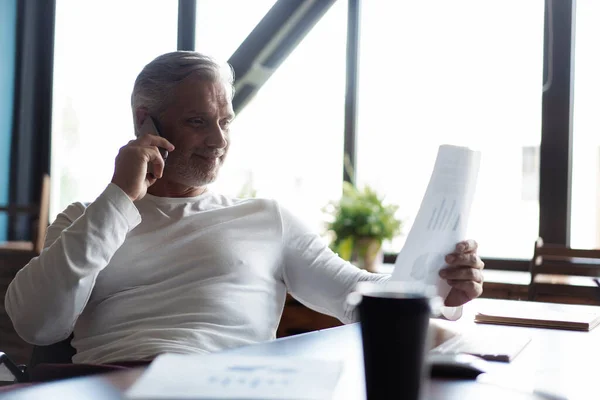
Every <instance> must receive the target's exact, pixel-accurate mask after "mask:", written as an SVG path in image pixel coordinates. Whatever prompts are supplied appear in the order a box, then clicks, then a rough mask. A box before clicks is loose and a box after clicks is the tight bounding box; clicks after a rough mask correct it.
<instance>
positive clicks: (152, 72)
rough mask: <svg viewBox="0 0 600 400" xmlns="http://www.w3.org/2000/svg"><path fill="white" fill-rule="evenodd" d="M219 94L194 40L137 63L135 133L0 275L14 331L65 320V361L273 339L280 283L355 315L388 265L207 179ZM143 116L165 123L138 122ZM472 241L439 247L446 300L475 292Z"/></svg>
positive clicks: (224, 125)
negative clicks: (84, 196) (69, 348)
mask: <svg viewBox="0 0 600 400" xmlns="http://www.w3.org/2000/svg"><path fill="white" fill-rule="evenodd" d="M232 95H233V77H232V73H231V71H230V70H228V69H226V68H223V67H222V66H220V65H219V64H218V63H216V62H215V61H214V60H212V59H211V58H209V57H206V56H204V55H201V54H198V53H192V52H173V53H168V54H164V55H162V56H160V57H158V58H156V59H155V60H154V61H152V62H151V63H150V64H148V65H147V66H146V67H145V68H144V69H143V70H142V72H141V73H140V75H139V76H138V78H137V79H136V82H135V85H134V89H133V94H132V110H133V115H134V125H135V131H136V136H137V138H136V139H135V140H132V141H130V142H129V143H128V144H127V145H125V146H124V147H123V148H121V150H120V152H119V154H118V156H117V157H116V161H115V170H114V175H113V178H112V182H111V183H110V184H109V185H108V186H107V188H106V189H105V190H104V192H103V193H102V194H101V195H100V196H99V197H98V198H97V199H96V200H95V201H94V202H92V203H91V204H89V205H88V206H84V205H83V204H81V203H75V204H73V205H71V206H69V207H68V208H67V209H65V210H64V212H63V213H61V214H60V215H59V216H58V217H57V219H56V221H54V223H53V224H52V225H51V226H50V228H49V229H48V235H47V238H46V243H45V249H44V251H43V252H42V254H41V255H40V256H39V257H37V258H35V259H33V260H31V262H30V263H29V264H28V265H26V266H25V267H24V268H23V269H22V270H21V271H19V273H18V274H17V276H16V277H15V279H14V281H13V282H12V283H11V284H10V286H9V288H8V291H7V294H6V302H5V304H6V310H7V313H8V315H9V316H10V318H11V319H12V321H13V324H14V326H15V329H16V331H17V333H18V334H19V335H20V336H21V337H22V338H23V339H25V340H26V341H28V342H30V343H34V344H39V345H45V344H50V343H54V342H57V341H60V340H62V339H65V338H67V337H68V336H69V335H70V334H71V332H74V339H73V341H72V345H73V347H75V349H76V350H77V354H76V355H75V356H74V357H73V362H75V363H95V364H99V363H114V362H120V361H134V360H149V359H152V358H153V357H155V356H156V355H157V354H160V353H164V352H176V353H205V352H214V351H218V350H221V349H225V348H231V347H235V346H241V345H245V344H251V343H256V342H260V341H265V340H269V339H273V338H274V337H275V332H276V329H277V326H278V323H279V318H280V316H281V312H282V310H283V305H284V300H285V295H286V292H288V291H289V292H290V293H291V294H292V295H293V296H294V297H296V298H297V299H298V300H299V301H301V302H302V303H304V304H306V305H307V306H309V307H310V308H312V309H314V310H317V311H320V312H323V313H327V314H330V315H334V316H335V317H337V318H339V319H340V320H341V321H342V322H345V323H348V322H353V321H355V320H356V313H355V310H354V309H352V308H350V307H348V306H347V304H346V296H347V295H348V293H350V292H351V291H352V290H353V288H354V287H355V285H356V283H357V282H358V281H365V280H371V281H385V280H387V279H388V278H389V277H388V276H385V275H378V274H370V273H368V272H366V271H362V270H359V269H358V268H356V267H354V266H352V265H350V264H349V263H347V262H345V261H344V260H342V259H341V258H339V257H338V256H337V255H336V254H334V253H333V252H331V250H329V248H328V247H327V244H326V243H325V242H324V241H323V240H322V239H321V238H320V237H319V235H317V234H315V233H312V232H310V231H309V230H308V229H307V228H306V227H305V226H304V225H303V224H302V222H301V221H299V220H298V219H296V218H295V217H294V216H293V215H292V214H291V213H290V212H288V211H287V210H286V209H284V208H283V207H281V206H280V205H279V204H277V202H275V201H271V200H265V199H246V200H240V199H231V198H227V197H224V196H221V195H218V194H216V193H212V192H211V191H209V190H208V189H207V185H208V184H209V183H211V182H213V181H214V180H215V179H216V177H217V173H218V171H219V168H220V167H221V165H222V163H223V161H224V160H225V158H226V156H227V151H228V149H229V145H230V135H229V128H230V124H231V121H232V120H233V118H234V114H233V109H232V104H231V99H232ZM150 117H153V118H155V119H156V120H157V121H158V123H159V126H160V128H159V130H160V132H161V134H162V135H163V136H164V137H159V136H154V135H148V134H143V133H140V128H141V127H142V126H143V124H144V122H145V121H146V119H147V118H150ZM100 140H101V139H100ZM159 148H163V149H166V150H167V151H168V152H169V155H168V158H167V159H166V161H163V158H162V156H161V154H160V152H159ZM476 250H477V245H476V243H475V242H473V241H465V242H461V243H459V244H458V245H457V250H456V252H455V253H454V254H451V255H449V256H448V257H447V259H446V261H447V263H448V264H449V267H447V268H446V269H444V270H443V271H444V272H443V274H442V277H443V278H445V279H447V280H448V283H449V284H450V285H451V286H452V288H453V289H452V291H451V292H450V294H449V296H448V298H447V299H446V305H447V306H460V305H462V304H464V303H465V302H467V301H469V300H471V299H473V298H475V297H477V296H479V295H480V294H481V291H482V280H483V279H482V275H481V269H482V268H483V263H482V262H481V260H480V259H479V257H478V256H477V253H476Z"/></svg>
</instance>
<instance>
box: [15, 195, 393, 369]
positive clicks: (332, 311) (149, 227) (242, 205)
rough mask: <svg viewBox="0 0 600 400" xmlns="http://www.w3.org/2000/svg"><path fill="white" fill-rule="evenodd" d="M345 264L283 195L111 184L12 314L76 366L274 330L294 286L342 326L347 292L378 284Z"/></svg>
mask: <svg viewBox="0 0 600 400" xmlns="http://www.w3.org/2000/svg"><path fill="white" fill-rule="evenodd" d="M386 279H388V276H387V275H378V274H370V273H368V272H365V271H363V270H360V269H358V268H356V267H354V266H353V265H351V264H349V263H348V262H345V261H344V260H342V259H341V258H339V257H338V256H337V255H336V254H334V253H333V252H332V251H331V250H330V249H329V248H328V247H327V245H326V243H325V242H324V241H323V240H322V239H321V238H320V237H319V235H317V234H315V233H312V232H310V231H309V229H307V228H306V227H305V226H304V225H303V224H302V223H301V222H300V221H299V220H298V219H296V218H294V216H292V215H291V214H290V213H289V212H287V211H286V210H285V209H283V208H282V207H280V206H279V205H278V204H277V203H276V202H274V201H270V200H261V199H248V200H239V199H229V198H226V197H223V196H220V195H217V194H214V193H211V192H207V193H205V194H202V195H200V196H197V197H192V198H162V197H155V196H151V195H146V196H145V197H144V198H143V199H142V200H140V201H137V202H135V203H133V202H131V200H130V199H129V198H128V197H127V195H125V193H124V192H123V191H122V190H121V189H120V188H119V187H117V186H115V185H113V184H110V185H109V186H108V187H107V188H106V190H105V191H104V192H103V193H102V194H101V195H100V196H99V197H98V199H96V201H94V202H93V203H91V204H90V205H89V206H87V207H86V206H84V205H83V204H81V203H75V204H72V205H71V206H69V207H68V208H67V209H66V210H65V211H64V212H63V213H61V214H60V215H59V216H58V217H57V219H56V220H55V222H54V223H53V224H52V225H51V226H50V228H49V229H48V234H47V238H46V244H45V249H44V251H43V252H42V254H41V255H40V256H39V257H36V258H34V259H33V260H31V262H29V264H27V265H26V266H25V267H24V268H23V269H22V270H21V271H19V273H18V274H17V276H16V277H15V279H14V280H13V282H12V283H11V284H10V286H9V288H8V291H7V293H6V300H5V305H6V311H7V313H8V315H9V316H10V318H11V320H12V321H13V324H14V326H15V329H16V331H17V333H18V334H19V335H20V336H21V337H22V338H23V339H24V340H26V341H27V342H30V343H33V344H38V345H44V344H50V343H54V342H57V341H60V340H62V339H65V338H67V337H68V336H69V335H70V334H71V332H74V339H73V341H72V345H73V346H74V347H75V349H76V350H77V354H76V355H75V356H74V357H73V362H76V363H109V362H114V361H123V360H143V359H149V358H152V357H154V356H156V355H158V354H160V353H165V352H172V353H205V352H214V351H218V350H221V349H226V348H231V347H237V346H241V345H246V344H251V343H257V342H261V341H265V340H270V339H273V338H274V337H275V332H276V329H277V326H278V324H279V319H280V317H281V312H282V310H283V305H284V301H285V295H286V291H289V292H290V293H291V294H292V295H293V296H294V297H295V298H296V299H298V300H299V301H300V302H302V303H304V304H305V305H307V306H308V307H310V308H312V309H314V310H317V311H320V312H322V313H325V314H329V315H333V316H335V317H337V318H338V319H340V320H341V321H342V322H344V323H348V322H352V321H355V320H356V316H355V313H354V310H352V309H350V308H349V307H348V306H347V305H346V296H347V295H348V294H349V293H350V292H351V291H352V290H353V289H354V287H355V285H356V283H357V282H358V281H362V280H377V281H382V280H386Z"/></svg>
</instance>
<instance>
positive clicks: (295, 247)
mask: <svg viewBox="0 0 600 400" xmlns="http://www.w3.org/2000/svg"><path fill="white" fill-rule="evenodd" d="M279 210H280V217H281V223H282V227H283V280H284V282H285V284H286V287H287V289H288V291H289V293H290V294H291V295H292V296H293V297H294V298H295V299H297V300H298V301H299V302H301V303H302V304H304V305H306V306H307V307H309V308H311V309H313V310H315V311H318V312H321V313H323V314H327V315H331V316H334V317H336V318H338V319H339V320H340V321H342V322H343V323H351V322H356V321H357V320H358V313H357V310H356V309H355V308H354V307H352V306H350V305H348V303H347V302H346V298H347V296H348V294H350V293H351V292H352V291H353V290H354V288H355V287H356V284H357V283H358V282H360V281H381V282H383V281H387V280H388V279H389V275H384V274H374V273H370V272H367V271H364V270H362V269H359V268H357V267H355V266H354V265H352V264H350V263H349V262H347V261H345V260H344V259H342V258H341V257H339V256H338V255H337V254H335V253H334V252H333V251H331V249H329V247H328V245H327V243H326V242H325V240H324V239H323V238H322V237H320V236H319V235H318V234H317V233H314V232H311V231H310V229H309V228H308V227H306V226H305V225H304V224H303V223H302V222H301V221H300V220H299V219H298V218H296V217H295V216H294V215H292V213H290V212H289V211H287V210H286V209H285V208H282V207H280V208H279Z"/></svg>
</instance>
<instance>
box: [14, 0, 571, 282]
mask: <svg viewBox="0 0 600 400" xmlns="http://www.w3.org/2000/svg"><path fill="white" fill-rule="evenodd" d="M314 1H315V0H278V1H277V2H276V3H275V5H274V6H273V8H274V9H276V10H274V11H273V10H272V11H273V12H269V14H270V15H269V18H264V19H263V21H261V23H259V25H258V26H257V27H256V28H255V31H256V32H255V31H253V33H254V36H257V33H260V36H261V37H268V36H269V34H271V36H273V34H274V33H275V32H274V31H273V29H275V28H269V27H276V26H277V27H281V25H282V24H280V23H274V21H276V20H277V18H278V17H279V18H280V19H281V20H283V22H285V20H286V18H287V19H289V18H290V15H289V12H288V13H287V14H286V12H279V11H278V10H281V11H285V9H286V7H287V6H288V5H289V6H290V7H291V6H294V7H297V8H300V7H301V6H306V5H310V4H312V3H313V2H314ZM317 1H318V0H317ZM334 1H336V0H329V3H333V2H334ZM337 1H347V2H348V26H347V28H348V29H347V32H348V33H347V43H346V58H347V59H346V70H345V74H346V98H345V101H346V104H345V106H346V108H345V121H344V126H345V129H344V148H343V149H340V151H344V156H345V162H344V166H343V167H344V174H343V176H341V177H340V179H343V180H345V181H354V176H356V175H355V174H356V153H357V148H356V147H357V144H356V143H357V141H356V134H357V132H356V116H357V100H358V95H359V93H358V84H357V83H358V75H359V71H358V65H359V57H360V54H359V38H360V26H359V21H360V6H361V0H337ZM49 4H50V6H49V8H50V9H52V10H53V9H54V1H51V2H49ZM575 6H576V0H545V16H544V18H545V19H544V21H545V22H544V58H543V60H540V62H543V66H544V87H543V90H542V91H541V94H542V98H541V100H542V132H541V146H540V185H539V202H540V217H539V236H541V237H543V238H544V240H545V241H546V242H547V243H556V244H563V245H568V244H569V239H570V214H571V213H570V200H571V157H572V142H573V87H574V77H573V72H574V68H573V65H574V45H573V42H574V32H575V23H576V21H575ZM288 8H289V7H288ZM26 11H28V10H25V9H24V8H21V9H20V11H19V13H20V14H19V17H18V23H19V28H18V29H19V32H21V33H20V35H21V39H20V40H19V41H18V43H17V51H18V54H19V55H20V56H22V55H23V54H24V49H25V46H26V45H27V43H26V41H25V40H24V39H23V38H24V37H27V35H32V34H36V38H38V40H39V41H40V42H39V44H40V45H39V46H37V47H36V48H37V49H38V50H39V49H44V48H46V49H47V48H50V49H51V48H52V46H48V45H50V44H52V41H53V35H46V36H44V35H41V34H40V33H39V32H38V31H39V29H38V30H37V31H36V28H35V27H34V24H33V18H32V17H30V16H29V15H28V14H27V13H26ZM36 11H38V12H41V11H43V10H36ZM30 14H31V13H30ZM278 14H279V15H278ZM50 15H53V13H50ZM318 18H320V16H316V17H315V19H318ZM280 22H281V21H280ZM53 23H54V21H53V20H52V21H49V22H48V28H47V29H46V30H47V31H48V30H49V29H50V28H52V29H53ZM311 23H312V22H311ZM311 23H307V24H306V26H305V27H304V28H302V29H304V32H302V33H304V34H305V33H306V32H307V31H309V30H310V29H311V27H312V25H311ZM195 24H196V0H179V12H178V41H177V48H178V49H179V50H193V49H194V41H195ZM313 25H314V24H313ZM269 29H271V31H269ZM507 29H508V28H507ZM28 32H29V33H28ZM32 32H33V33H32ZM295 34H296V35H297V34H298V32H296V33H295ZM252 35H253V34H252V33H251V34H250V36H249V37H251V36H252ZM44 37H46V38H47V39H44ZM42 42H43V43H42ZM254 42H256V40H254V41H252V40H246V41H244V42H243V43H242V44H241V46H240V49H238V51H236V53H235V54H234V55H233V56H232V58H231V59H230V62H232V63H233V64H234V68H235V65H236V64H239V67H240V68H241V69H243V67H248V65H250V64H251V63H252V62H253V60H254V58H255V57H256V53H257V52H258V51H260V50H261V49H260V48H256V49H254V47H256V43H254ZM44 43H45V44H46V45H44ZM253 46H254V47H253ZM289 47H290V48H293V47H294V44H293V43H292V44H290V46H289ZM250 49H252V50H254V51H249V50H250ZM288 50H289V51H291V50H290V49H288ZM565 55H567V56H565ZM35 59H36V60H37V61H38V62H40V61H43V62H42V63H41V65H43V66H44V68H43V71H42V73H41V74H40V73H39V71H34V72H36V74H37V80H38V81H39V80H40V79H42V80H43V81H44V82H43V83H44V85H42V87H46V88H48V87H50V88H51V85H52V65H53V52H52V51H51V50H50V51H41V50H39V51H38V52H37V53H36V57H35ZM25 61H27V60H25ZM22 62H23V61H22V60H21V61H18V63H17V70H16V75H17V78H16V81H17V82H22V81H24V80H26V79H27V78H28V76H30V75H31V73H32V71H31V70H27V69H24V68H23V66H22V65H21V63H22ZM246 64H248V65H246ZM246 69H247V68H246ZM262 83H264V82H260V84H262ZM258 87H260V85H259V86H258ZM258 87H256V88H254V90H257V89H258ZM49 92H51V91H49ZM26 94H27V93H25V92H23V91H22V90H21V91H19V89H17V90H15V99H16V100H18V99H19V98H21V97H22V96H24V95H26ZM47 99H48V96H47V95H46V96H42V97H40V98H39V100H37V101H36V102H35V104H34V105H32V106H31V107H29V108H28V110H23V109H22V108H23V107H21V109H20V111H19V112H20V113H21V114H20V117H21V118H25V117H26V116H27V115H32V114H33V113H34V112H36V113H37V114H38V116H39V114H40V110H41V115H42V116H43V117H44V118H43V119H44V121H40V124H41V125H42V126H46V127H50V126H51V123H50V115H51V107H52V104H51V102H49V101H47ZM15 104H19V103H18V102H15ZM16 108H17V107H15V109H16ZM23 113H24V114H23ZM24 115H25V117H24ZM23 129H24V128H23V127H22V126H20V125H19V124H15V127H14V128H13V140H15V138H19V137H23ZM30 133H31V132H30ZM50 134H51V132H50V129H49V128H48V129H43V130H41V131H37V132H36V141H35V143H32V145H31V146H30V148H29V149H22V148H18V149H13V150H16V151H13V153H12V156H11V179H10V198H11V202H15V203H19V202H32V201H34V200H35V197H36V193H35V192H34V191H33V190H31V187H32V182H33V181H34V180H35V179H36V177H39V176H41V175H42V174H43V173H48V172H50V171H49V168H50V166H49V162H44V161H43V162H41V163H36V164H33V167H32V168H28V169H23V168H20V167H19V166H20V165H32V160H34V159H39V157H40V156H41V158H42V159H43V160H46V159H49V157H50V145H49V143H50ZM18 142H19V141H18V140H15V143H18ZM13 146H14V145H13ZM27 150H30V151H27ZM34 150H35V151H34ZM23 193H26V194H27V196H25V195H24V194H23ZM25 197H29V198H28V199H27V198H25ZM30 234H31V233H29V235H30ZM23 235H24V234H23V232H21V233H20V234H19V239H23V238H24V237H23ZM25 236H26V235H25ZM9 239H15V235H14V234H12V235H11V232H10V231H9ZM534 239H535V238H532V243H531V245H532V248H533V245H534ZM507 243H510V238H507ZM395 256H396V255H395V254H386V255H385V261H386V262H393V261H394V259H395ZM484 261H485V262H486V265H487V266H486V268H490V269H504V270H521V271H526V270H527V269H528V262H529V260H522V259H521V260H516V259H485V260H484Z"/></svg>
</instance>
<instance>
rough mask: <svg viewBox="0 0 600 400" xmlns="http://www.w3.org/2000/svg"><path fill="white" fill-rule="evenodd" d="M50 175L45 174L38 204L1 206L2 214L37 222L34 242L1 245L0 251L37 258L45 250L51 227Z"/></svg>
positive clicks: (34, 227)
mask: <svg viewBox="0 0 600 400" xmlns="http://www.w3.org/2000/svg"><path fill="white" fill-rule="evenodd" d="M49 208H50V175H48V174H44V176H43V177H42V182H41V187H40V201H39V203H36V204H26V205H15V204H8V205H0V213H6V214H7V215H19V214H28V215H30V216H31V217H32V220H34V221H35V225H34V226H32V228H33V240H32V241H9V242H4V243H0V250H3V251H4V250H5V251H9V252H13V253H14V252H23V253H29V254H31V257H34V256H37V255H39V254H40V253H41V251H42V250H43V248H44V241H45V239H46V231H47V230H48V225H49V222H50V221H49V214H50V210H49Z"/></svg>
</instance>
